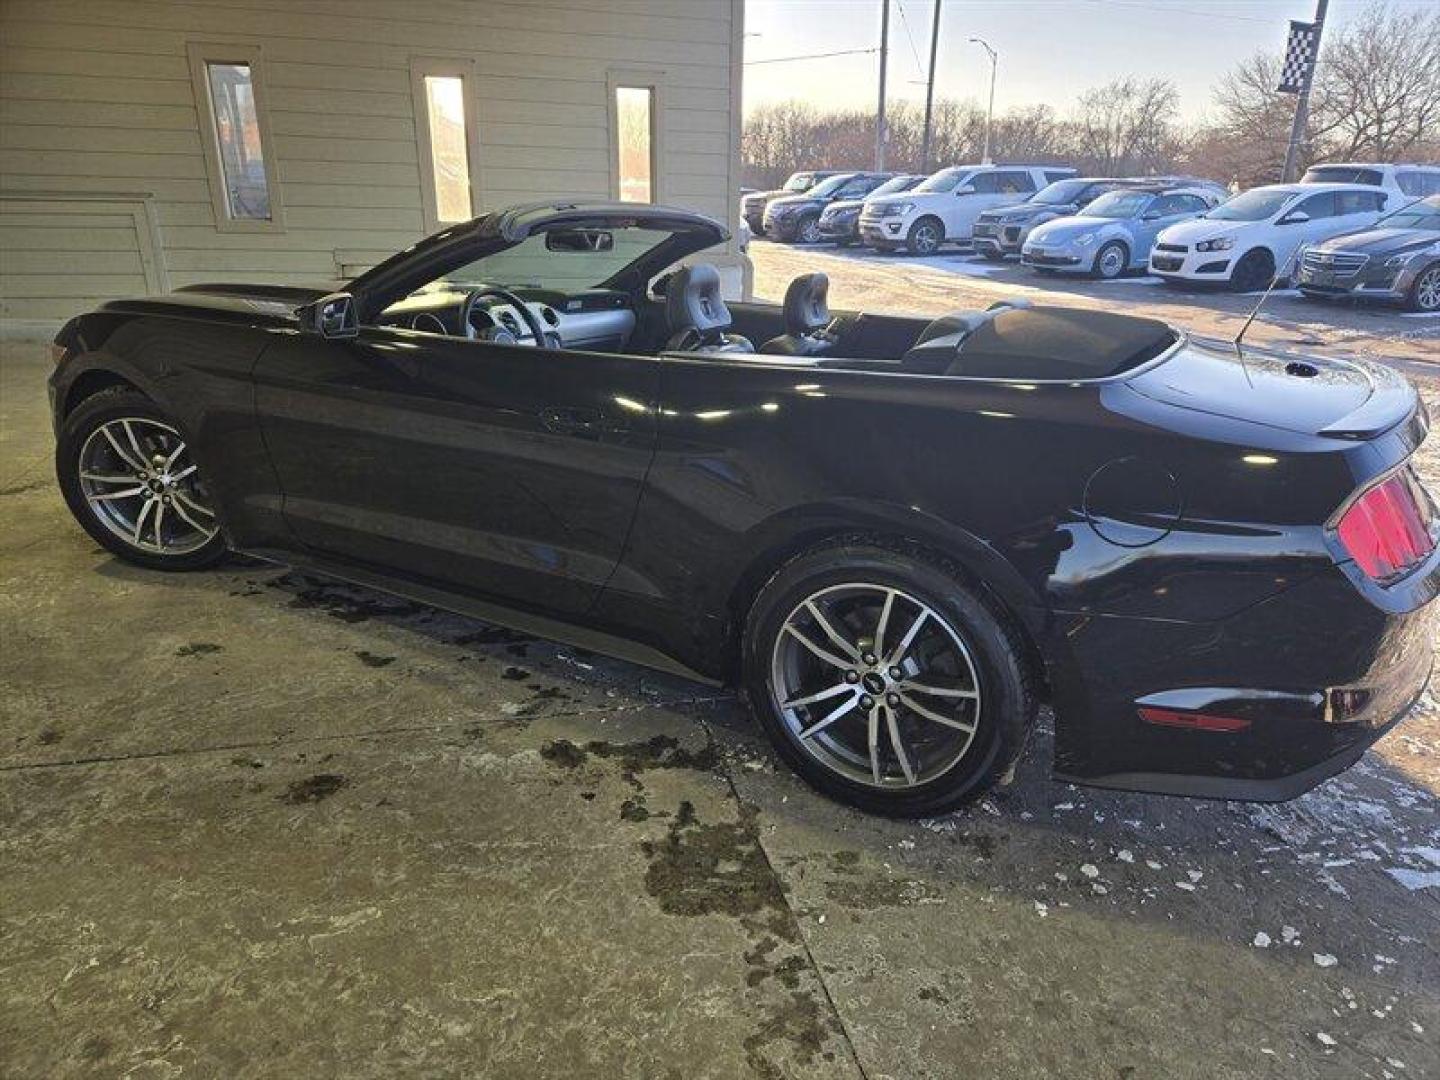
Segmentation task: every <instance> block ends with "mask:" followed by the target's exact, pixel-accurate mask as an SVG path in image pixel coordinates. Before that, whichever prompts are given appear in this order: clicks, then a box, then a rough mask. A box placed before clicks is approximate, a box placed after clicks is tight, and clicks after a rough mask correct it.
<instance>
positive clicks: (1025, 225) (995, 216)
mask: <svg viewBox="0 0 1440 1080" xmlns="http://www.w3.org/2000/svg"><path fill="white" fill-rule="evenodd" d="M1125 183H1126V181H1125V180H1122V179H1119V178H1116V177H1105V176H1082V177H1073V178H1071V179H1068V180H1056V181H1055V182H1054V183H1053V184H1047V185H1046V186H1045V187H1043V188H1041V189H1040V190H1039V191H1037V192H1036V193H1035V194H1034V195H1032V196H1030V198H1029V199H1028V200H1027V201H1025V202H1023V203H1016V204H1015V205H1013V206H1002V207H999V208H997V209H995V210H984V211H982V212H981V213H980V216H979V217H977V218H976V219H975V229H974V232H973V233H972V237H973V242H974V244H975V250H976V251H977V252H978V253H979V254H981V255H983V256H985V258H987V259H992V260H996V261H998V260H1001V259H1004V258H1005V257H1006V256H1007V255H1019V254H1020V249H1021V248H1022V247H1024V245H1025V238H1026V237H1027V236H1029V235H1030V230H1031V229H1033V228H1035V226H1037V225H1043V224H1044V223H1045V222H1047V221H1054V220H1055V219H1056V218H1058V217H1068V216H1069V215H1070V214H1074V213H1078V212H1079V211H1080V210H1082V209H1084V208H1085V207H1086V206H1089V205H1090V203H1092V202H1094V201H1095V200H1096V199H1097V198H1099V197H1100V196H1101V195H1104V194H1105V193H1106V192H1107V191H1114V190H1115V189H1116V188H1117V187H1120V186H1122V185H1123V184H1125Z"/></svg>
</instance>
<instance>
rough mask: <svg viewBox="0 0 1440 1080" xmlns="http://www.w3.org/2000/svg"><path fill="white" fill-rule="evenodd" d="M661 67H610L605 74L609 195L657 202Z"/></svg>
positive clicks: (659, 193) (659, 191)
mask: <svg viewBox="0 0 1440 1080" xmlns="http://www.w3.org/2000/svg"><path fill="white" fill-rule="evenodd" d="M663 80H664V72H662V71H649V70H638V71H611V72H609V73H608V75H607V77H606V92H607V93H608V95H609V101H608V102H607V103H606V105H607V112H608V113H609V116H610V195H611V197H612V198H615V199H619V200H620V201H621V202H634V203H654V202H660V201H661V200H662V198H663V195H664V192H663V190H662V186H663V185H662V177H661V175H660V162H661V161H663V160H664V158H663V157H662V155H661V149H662V142H661V132H662V130H663V124H662V121H661V116H662V108H663V103H664V97H663V93H662V83H663Z"/></svg>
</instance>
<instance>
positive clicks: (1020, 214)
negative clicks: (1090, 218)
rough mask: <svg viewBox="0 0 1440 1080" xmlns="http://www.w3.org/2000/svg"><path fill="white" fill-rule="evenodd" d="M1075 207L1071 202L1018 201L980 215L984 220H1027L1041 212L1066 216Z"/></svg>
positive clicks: (1071, 212)
mask: <svg viewBox="0 0 1440 1080" xmlns="http://www.w3.org/2000/svg"><path fill="white" fill-rule="evenodd" d="M1075 209H1076V208H1075V205H1074V204H1073V203H1020V204H1019V205H1018V206H1006V207H1004V208H1002V209H999V210H986V211H985V212H984V213H983V214H981V215H980V216H981V217H982V218H984V219H985V220H986V221H1029V220H1030V219H1031V218H1033V217H1039V216H1040V215H1041V214H1060V215H1062V216H1068V215H1070V214H1073V213H1075Z"/></svg>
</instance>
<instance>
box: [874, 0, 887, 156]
mask: <svg viewBox="0 0 1440 1080" xmlns="http://www.w3.org/2000/svg"><path fill="white" fill-rule="evenodd" d="M889 44H890V0H880V103H879V107H878V108H877V109H876V113H875V171H876V172H883V171H884V169H885V54H886V51H887V48H888V46H889Z"/></svg>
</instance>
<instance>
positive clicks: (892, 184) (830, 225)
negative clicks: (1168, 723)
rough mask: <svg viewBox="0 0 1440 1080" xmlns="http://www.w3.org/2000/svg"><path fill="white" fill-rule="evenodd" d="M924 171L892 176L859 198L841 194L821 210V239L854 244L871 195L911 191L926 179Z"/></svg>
mask: <svg viewBox="0 0 1440 1080" xmlns="http://www.w3.org/2000/svg"><path fill="white" fill-rule="evenodd" d="M924 179H925V176H924V174H923V173H918V174H917V173H900V174H899V175H897V176H892V177H891V178H890V179H889V180H886V181H885V182H884V183H883V184H881V185H880V186H879V187H877V188H876V189H875V190H874V191H867V192H866V193H865V195H864V196H862V197H859V198H854V199H851V198H847V197H845V196H843V195H842V196H841V197H839V198H837V199H836V200H835V201H834V202H832V203H831V204H830V205H829V206H827V207H825V209H824V210H822V211H820V239H821V240H828V241H830V242H831V243H833V244H840V245H845V244H854V243H857V242H858V241H859V240H860V210H861V209H862V208H863V207H864V205H865V200H866V199H868V198H869V197H870V196H871V195H896V194H899V193H900V192H902V191H909V190H910V189H911V188H913V187H914V186H915V185H916V184H918V183H920V181H921V180H924Z"/></svg>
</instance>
